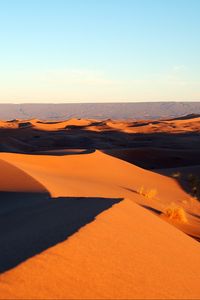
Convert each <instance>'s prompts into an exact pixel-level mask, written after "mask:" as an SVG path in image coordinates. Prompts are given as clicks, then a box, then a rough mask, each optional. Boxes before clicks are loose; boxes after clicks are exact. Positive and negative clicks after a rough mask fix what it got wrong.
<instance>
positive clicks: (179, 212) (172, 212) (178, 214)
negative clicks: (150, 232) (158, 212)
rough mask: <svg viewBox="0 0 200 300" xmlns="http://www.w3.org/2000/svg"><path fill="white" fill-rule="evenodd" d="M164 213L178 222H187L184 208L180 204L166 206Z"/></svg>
mask: <svg viewBox="0 0 200 300" xmlns="http://www.w3.org/2000/svg"><path fill="white" fill-rule="evenodd" d="M164 215H165V216H166V217H167V218H168V219H170V220H174V221H178V222H180V223H187V222H188V219H187V217H186V213H185V210H184V209H183V208H182V207H180V206H176V205H171V206H169V207H167V208H166V209H165V211H164Z"/></svg>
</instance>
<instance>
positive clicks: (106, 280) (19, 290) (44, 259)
mask: <svg viewBox="0 0 200 300" xmlns="http://www.w3.org/2000/svg"><path fill="white" fill-rule="evenodd" d="M197 119H198V118H197ZM21 122H22V121H21V120H14V121H13V128H10V127H9V126H8V127H6V123H4V124H3V125H2V129H1V130H0V139H1V141H2V145H3V146H4V148H2V149H5V148H6V147H7V148H6V149H5V150H4V152H1V153H0V167H1V169H2V170H3V172H2V173H1V174H0V193H1V199H2V200H1V203H0V207H1V209H0V211H1V212H0V216H1V218H0V223H1V226H0V232H1V240H0V272H1V275H0V298H1V299H13V298H14V299H33V298H34V299H35V298H36V299H50V298H51V299H138V298H140V299H155V298H156V299H199V297H200V279H199V278H200V276H199V275H200V273H199V272H200V271H199V270H200V252H199V247H200V246H199V243H198V242H197V240H199V239H200V229H199V228H200V227H199V225H200V203H199V201H198V200H197V199H195V198H193V197H191V195H189V193H188V191H187V189H186V188H184V187H183V185H182V184H181V182H179V181H177V179H176V178H171V177H167V176H165V174H166V175H168V176H169V175H171V173H170V172H171V171H172V170H171V171H170V169H166V168H165V169H161V170H157V171H156V173H155V172H152V171H151V170H146V169H143V168H141V167H139V166H136V165H134V164H133V162H134V160H132V158H133V157H134V159H135V160H136V161H138V162H139V161H143V160H144V161H145V159H146V162H148V159H149V157H150V156H151V155H153V154H154V155H156V156H157V160H156V159H155V166H157V165H162V162H163V161H164V160H165V158H166V157H169V153H173V154H170V155H171V161H173V160H172V158H173V155H174V153H175V152H176V156H179V157H182V158H183V160H184V157H185V156H184V155H186V153H188V151H191V150H188V149H185V150H184V149H182V150H180V149H176V148H175V149H174V148H173V146H172V148H170V149H171V150H167V149H166V150H165V151H166V152H164V151H163V153H162V147H161V148H159V147H160V143H162V142H159V143H158V145H159V147H155V148H154V149H153V150H152V149H151V151H152V152H151V151H150V148H149V149H148V148H146V149H144V148H138V152H136V150H137V149H134V147H132V148H129V147H128V146H127V148H125V147H124V146H123V147H119V146H117V145H116V143H117V142H120V139H122V140H121V143H122V142H123V143H124V144H126V142H127V143H129V145H130V143H132V142H133V140H134V139H135V138H136V136H135V135H134V133H133V132H135V131H137V130H138V133H139V132H143V133H144V132H146V131H148V130H149V134H150V135H151V134H152V133H153V132H154V131H155V127H154V125H155V126H156V127H157V128H158V127H159V129H158V130H159V132H160V134H163V132H165V133H167V132H168V131H167V130H168V129H169V128H173V126H172V127H169V124H173V122H175V123H176V128H175V129H174V130H175V131H174V133H173V129H172V132H170V136H171V135H172V136H173V134H174V135H175V139H177V136H176V132H177V131H181V130H186V131H187V132H190V130H191V126H193V127H192V132H194V131H193V130H194V128H198V120H197V122H193V125H187V126H189V127H190V128H189V127H187V126H186V127H184V128H185V129H183V128H182V127H181V126H182V125H181V122H182V120H173V121H161V122H159V123H156V124H153V122H154V121H151V122H150V121H145V122H143V121H141V122H135V121H130V122H123V121H115V120H105V121H97V120H81V119H80V120H79V119H73V120H67V121H62V122H48V121H39V120H37V119H34V120H25V121H23V122H22V123H21ZM170 122H172V123H170ZM187 122H190V119H187ZM143 123H144V124H143ZM19 124H22V125H19ZM152 124H153V125H152ZM184 124H185V122H184ZM170 126H171V125H170ZM184 126H185V125H184ZM11 127H12V126H11ZM129 130H130V131H131V130H132V134H133V135H132V134H131V135H130V133H127V131H129ZM170 130H171V129H170ZM195 130H196V129H195ZM143 133H142V134H143ZM168 133H169V132H168ZM140 134H141V133H140ZM88 136H89V140H88ZM137 137H138V136H137ZM142 137H143V136H142ZM65 138H66V143H63V147H60V146H59V143H61V140H62V139H65ZM83 138H84V143H83ZM181 139H182V137H181ZM55 141H56V143H58V144H57V145H55V144H53V143H54V142H55ZM81 141H82V142H81ZM90 141H93V142H94V143H96V144H95V145H97V144H98V145H101V147H99V148H100V149H102V151H100V150H95V149H94V148H95V147H93V146H94V144H92V143H91V142H90ZM116 141H117V142H116ZM78 143H79V144H78ZM81 143H82V144H81ZM77 144H78V145H81V147H77V148H76V147H75V146H76V145H77ZM43 145H44V146H43ZM72 145H74V146H73V147H72ZM85 145H87V147H86V148H84V146H85ZM105 145H107V146H109V147H108V148H105ZM66 146H67V147H66ZM142 149H144V152H142ZM197 150H198V149H196V150H195V151H196V153H197V154H198V151H197ZM145 151H146V152H145ZM156 151H157V152H156ZM170 151H171V152H170ZM181 151H182V152H181ZM11 152H18V153H11ZM19 152H20V153H19ZM136 153H138V154H137V155H138V156H137V155H136ZM156 153H157V154H156ZM159 153H160V156H159V155H158V154H159ZM145 156H146V158H145ZM119 158H120V159H119ZM127 161H129V162H131V163H129V162H127ZM169 161H170V158H169ZM197 161H198V159H197V158H196V157H195V156H193V160H190V161H189V160H188V164H190V167H187V168H189V169H188V171H187V172H186V173H187V174H188V172H191V170H193V169H192V168H194V169H195V167H194V165H192V164H193V163H195V162H197ZM156 162H157V165H156ZM169 165H170V164H169ZM183 169H184V168H183ZM167 170H168V171H167ZM198 170H199V168H198V167H196V173H198V172H199V171H198ZM173 171H177V169H174V170H173ZM159 173H162V174H164V175H162V174H159ZM183 173H184V172H183ZM196 173H195V174H196ZM152 191H153V196H151V195H150V194H151V192H152ZM172 204H173V205H176V206H178V207H182V208H183V209H184V211H185V214H186V217H187V223H183V222H180V221H178V220H170V219H168V218H167V217H166V216H164V215H163V213H164V212H165V210H166V208H168V207H171V205H172ZM191 236H192V237H193V238H192V237H191Z"/></svg>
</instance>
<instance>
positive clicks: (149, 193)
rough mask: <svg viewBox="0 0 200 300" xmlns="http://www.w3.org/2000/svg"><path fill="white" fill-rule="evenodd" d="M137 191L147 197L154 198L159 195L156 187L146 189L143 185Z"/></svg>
mask: <svg viewBox="0 0 200 300" xmlns="http://www.w3.org/2000/svg"><path fill="white" fill-rule="evenodd" d="M137 192H138V194H139V195H141V196H144V197H145V198H147V199H153V198H155V196H156V195H157V190H156V189H149V190H146V191H145V189H144V187H143V186H141V187H140V188H139V190H138V191H137Z"/></svg>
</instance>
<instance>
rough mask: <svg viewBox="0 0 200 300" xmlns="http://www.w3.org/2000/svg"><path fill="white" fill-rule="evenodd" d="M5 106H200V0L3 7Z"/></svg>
mask: <svg viewBox="0 0 200 300" xmlns="http://www.w3.org/2000/svg"><path fill="white" fill-rule="evenodd" d="M0 57H1V59H0V102H4V103H5V102H15V103H17V102H74V101H76V102H77V101H78V102H92V101H94V102H95V101H98V102H101V101H104V102H107V101H159V100H163V101H167V100H200V0H0Z"/></svg>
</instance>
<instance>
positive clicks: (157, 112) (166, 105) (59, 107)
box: [0, 102, 200, 120]
mask: <svg viewBox="0 0 200 300" xmlns="http://www.w3.org/2000/svg"><path fill="white" fill-rule="evenodd" d="M189 114H200V102H142V103H138V102H137V103H64V104H43V103H41V104H0V119H1V120H12V119H31V118H38V119H43V120H45V119H49V120H62V119H68V118H94V119H109V118H110V119H138V120H139V119H160V118H179V117H182V116H184V115H189Z"/></svg>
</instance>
